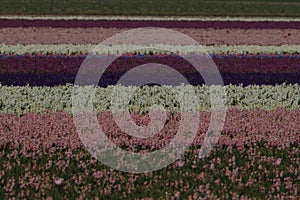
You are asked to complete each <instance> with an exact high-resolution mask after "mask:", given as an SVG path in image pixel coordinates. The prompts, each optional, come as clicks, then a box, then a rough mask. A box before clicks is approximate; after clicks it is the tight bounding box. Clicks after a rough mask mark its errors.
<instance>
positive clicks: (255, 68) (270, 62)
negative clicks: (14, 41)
mask: <svg viewBox="0 0 300 200" xmlns="http://www.w3.org/2000/svg"><path fill="white" fill-rule="evenodd" d="M85 59H86V55H81V56H70V55H68V56H67V55H24V56H23V55H22V56H7V55H2V56H0V73H24V72H28V73H29V72H35V73H37V72H39V73H77V72H78V70H79V68H80V66H81V64H82V63H83V61H84V60H85ZM212 59H213V61H214V62H215V63H216V65H217V67H218V69H219V70H220V71H221V72H227V73H254V72H255V73H299V72H300V55H220V54H217V55H212ZM147 63H161V64H164V65H167V66H172V67H174V68H175V69H176V70H178V71H182V72H184V73H192V72H195V69H193V68H192V66H191V64H190V63H188V62H187V61H186V60H184V59H183V58H181V57H180V56H176V55H171V56H160V55H154V56H123V57H119V58H118V59H117V60H115V61H114V62H113V63H112V65H111V70H113V71H114V72H124V71H127V70H128V68H130V67H132V66H139V65H142V64H147ZM147 72H151V69H149V71H147Z"/></svg>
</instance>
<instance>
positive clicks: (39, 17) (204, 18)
mask: <svg viewBox="0 0 300 200" xmlns="http://www.w3.org/2000/svg"><path fill="white" fill-rule="evenodd" d="M0 19H11V20H13V19H26V20H47V19H48V20H76V19H77V20H143V21H145V20H150V21H252V22H253V21H254V22H255V21H265V22H268V21H275V22H277V21H283V22H297V21H300V20H299V18H291V17H224V16H221V17H216V16H200V17H197V16H193V17H192V16H117V15H112V16H106V15H103V16H96V15H95V16H93V15H62V16H59V15H1V16H0Z"/></svg>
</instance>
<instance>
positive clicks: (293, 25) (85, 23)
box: [0, 19, 300, 29]
mask: <svg viewBox="0 0 300 200" xmlns="http://www.w3.org/2000/svg"><path fill="white" fill-rule="evenodd" d="M4 27H9V28H13V27H52V28H92V27H103V28H142V27H162V28H221V29H225V28H235V29H300V22H296V21H295V22H283V21H270V22H268V21H256V22H254V21H251V22H248V21H155V20H78V19H72V20H51V19H47V20H42V19H38V20H26V19H0V28H4Z"/></svg>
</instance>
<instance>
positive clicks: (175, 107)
mask: <svg viewBox="0 0 300 200" xmlns="http://www.w3.org/2000/svg"><path fill="white" fill-rule="evenodd" d="M295 6H296V5H295ZM145 27H160V28H167V29H172V30H175V31H178V32H180V33H183V34H186V35H188V36H189V37H191V38H193V39H194V40H195V41H197V42H198V43H199V44H200V45H202V47H203V48H204V49H205V50H206V51H207V52H208V53H209V55H210V56H211V58H212V60H213V61H214V63H215V64H216V66H217V67H218V69H219V71H220V74H221V76H222V79H223V81H224V86H219V87H222V88H225V90H226V95H227V100H226V102H225V104H226V111H225V112H226V120H225V124H224V128H223V131H222V133H221V136H220V138H219V141H218V143H217V145H216V146H215V148H214V149H213V150H212V152H211V154H210V155H209V156H207V157H204V158H201V159H200V158H198V153H199V149H200V148H201V145H202V144H203V140H204V135H205V133H206V131H207V130H208V126H209V122H210V117H211V111H210V107H211V105H210V99H209V91H208V86H207V85H206V83H205V81H204V79H203V78H202V77H201V76H199V74H197V72H196V71H195V69H194V68H193V67H192V66H191V64H190V63H188V62H187V61H186V60H184V59H183V58H182V57H180V56H178V55H176V54H172V53H170V52H164V51H161V50H157V49H164V47H165V46H167V45H169V46H172V44H159V45H158V46H156V47H159V48H156V50H149V51H135V52H130V53H128V54H123V55H120V57H119V58H118V59H117V60H115V61H114V62H113V63H112V64H111V65H110V67H109V68H108V70H107V71H106V72H105V73H104V74H103V77H102V79H100V80H99V84H98V85H97V91H96V100H95V102H94V104H93V105H94V109H95V111H96V113H97V120H98V121H99V123H100V124H101V125H102V127H103V130H104V132H105V133H106V135H107V137H108V138H109V139H111V140H112V141H113V142H114V143H115V144H116V145H117V146H119V147H120V148H123V149H126V150H128V151H133V152H151V151H154V150H155V149H158V148H163V147H164V146H166V144H167V143H168V142H170V141H171V139H172V138H174V137H175V136H174V135H175V134H176V132H177V130H178V129H179V126H180V119H181V115H182V113H180V105H179V103H178V102H176V100H174V96H172V93H168V90H167V89H166V88H164V86H153V87H150V86H149V87H147V86H146V87H142V88H140V89H139V90H138V93H135V95H134V96H133V97H132V100H131V103H130V106H129V111H130V114H131V119H132V120H133V121H134V122H135V123H136V124H138V125H147V124H148V123H149V122H150V121H151V120H150V117H149V115H148V114H147V113H148V112H149V110H150V107H151V105H152V104H155V102H162V104H163V105H164V106H165V108H166V111H167V121H166V123H165V126H164V128H163V129H162V130H160V132H159V133H157V134H156V135H155V136H153V138H151V139H141V138H137V137H133V136H128V135H127V133H126V132H125V131H123V130H122V129H121V128H120V127H118V124H116V123H115V122H114V116H113V115H112V111H111V100H112V99H113V98H114V96H112V94H111V91H112V89H116V88H117V89H118V88H120V87H122V86H117V85H115V84H116V83H117V81H118V79H120V78H121V76H122V75H124V74H125V73H126V72H128V71H129V70H130V69H132V68H133V67H135V66H139V65H142V64H146V63H149V62H155V63H160V64H164V65H167V66H171V67H173V68H174V69H176V70H177V71H178V72H180V73H181V74H182V75H184V76H185V77H186V78H187V79H188V80H190V84H191V85H192V87H193V88H195V91H196V94H197V97H198V98H199V100H200V104H199V107H198V108H197V110H194V111H195V112H199V113H200V117H201V121H200V124H199V128H198V129H197V135H196V137H195V139H194V141H193V143H192V145H191V147H190V148H188V149H187V150H186V153H185V154H184V155H183V156H182V157H180V158H179V159H178V160H176V162H174V163H172V164H171V165H169V166H167V167H166V168H164V169H161V170H158V171H154V172H147V173H146V172H145V173H141V174H135V173H124V172H120V171H117V170H113V169H110V168H109V167H108V166H106V165H104V164H102V163H101V162H100V161H97V160H96V159H95V158H93V157H92V156H91V155H90V154H89V152H88V151H87V150H86V149H85V147H84V145H83V143H82V141H81V140H80V138H79V136H78V134H77V131H76V127H75V125H74V122H73V116H72V90H73V88H74V87H75V86H74V81H75V78H76V75H77V73H78V71H79V69H80V66H81V64H82V63H83V62H84V60H85V59H86V58H87V56H88V54H89V53H90V52H91V51H92V50H93V49H94V48H95V47H96V45H98V44H99V43H101V42H102V41H103V40H105V39H107V38H109V37H111V36H113V35H115V34H117V33H121V32H123V31H126V30H130V29H133V28H145ZM145 37H146V36H145ZM125 39H126V38H125ZM130 45H132V47H136V49H138V45H137V46H136V44H130ZM130 45H129V46H130ZM122 48H125V47H124V46H122V45H115V46H110V47H106V48H102V50H103V51H102V52H98V53H100V54H103V55H110V54H111V53H112V52H115V51H117V50H121V49H122ZM172 49H174V51H176V49H180V50H182V52H184V53H185V54H186V55H190V54H193V53H199V49H198V48H197V47H195V46H176V45H173V46H172ZM94 72H95V71H93V70H92V69H91V71H90V73H91V74H87V77H88V75H91V76H92V75H93V73H94ZM144 73H147V74H148V75H149V76H151V74H156V72H155V71H154V70H153V69H151V68H149V69H147V70H145V71H144ZM135 75H136V76H137V77H138V76H141V74H135ZM211 75H213V74H211ZM299 85H300V18H286V17H273V18H271V17H176V16H174V17H170V16H169V17H158V16H141V17H137V16H79V15H78V16H63V15H61V16H51V15H47V16H46V15H45V16H34V15H32V16H31V15H19V16H18V15H7V16H5V15H2V16H0V97H1V98H0V199H13V198H15V199H202V198H203V199H239V198H244V199H252V198H257V199H261V198H271V199H273V198H275V199H298V198H299V196H300V191H299V190H300V184H299V182H300V165H299V163H300V156H299V155H300V150H299V143H300V135H299V134H300V86H299ZM179 87H183V88H184V87H185V86H178V88H179ZM129 89H130V87H129ZM176 89H177V86H176V87H175V86H174V91H176ZM118 112H122V109H121V110H119V111H118Z"/></svg>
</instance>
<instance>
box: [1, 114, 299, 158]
mask: <svg viewBox="0 0 300 200" xmlns="http://www.w3.org/2000/svg"><path fill="white" fill-rule="evenodd" d="M198 114H199V116H200V117H199V124H198V126H199V127H198V129H197V130H196V131H197V132H196V135H195V138H194V139H193V140H192V141H191V142H192V144H193V146H201V145H203V141H204V136H205V135H206V134H207V130H208V127H209V126H210V118H211V113H210V112H199V113H198ZM299 114H300V112H299V110H291V111H288V110H286V109H283V108H277V109H276V110H273V111H265V110H261V109H252V110H238V109H236V108H231V109H229V110H227V111H226V119H225V121H224V122H225V123H224V127H223V129H222V133H221V135H220V136H219V138H218V143H217V144H218V145H219V146H231V148H237V150H240V151H244V150H245V151H247V146H248V147H249V145H251V144H255V143H259V142H264V143H266V146H268V147H276V148H279V149H280V148H286V147H289V146H290V145H293V144H295V143H296V144H299V142H300V138H299V132H300V127H299V126H298V125H299V122H300V118H299ZM84 115H85V116H87V115H89V117H92V116H96V121H98V122H99V124H100V125H101V130H102V131H103V132H104V134H105V135H106V137H107V138H109V140H110V141H111V142H113V143H115V144H116V145H117V146H118V147H126V148H131V149H130V150H132V151H134V152H144V153H146V152H152V151H153V150H157V149H158V148H159V149H160V148H163V147H165V146H166V145H169V143H170V141H171V140H173V139H174V136H175V135H176V134H178V133H177V131H178V129H179V126H181V123H182V122H181V120H182V119H181V115H182V113H175V114H171V113H167V120H166V121H165V125H164V127H163V128H162V129H159V130H158V131H157V133H156V134H155V135H153V136H150V137H148V138H139V137H136V136H132V135H129V134H128V133H126V130H127V129H126V128H128V123H123V122H118V124H117V122H116V121H115V116H113V114H112V113H111V112H99V113H94V114H87V113H85V114H84ZM131 118H132V120H133V121H135V122H136V123H137V124H140V125H145V124H148V123H149V121H150V119H149V116H148V115H140V114H131ZM87 120H88V119H87ZM123 120H125V119H123ZM0 121H1V127H0V130H1V131H0V138H1V140H0V146H1V148H5V147H6V146H9V147H10V148H11V149H19V150H22V151H25V152H26V151H35V152H42V151H43V150H51V149H52V150H55V149H57V150H58V149H60V150H64V149H67V150H70V151H74V150H81V149H82V148H84V146H83V143H82V141H81V140H80V137H84V136H85V135H83V134H81V135H78V133H77V128H79V127H77V128H76V127H75V125H74V118H73V115H72V114H70V113H66V112H47V113H45V114H35V113H33V114H29V113H28V114H26V115H24V116H21V117H18V116H16V115H3V114H1V115H0ZM29 122H30V123H29ZM120 123H121V124H123V127H122V128H120V126H119V124H120ZM150 123H152V122H150ZM91 127H92V126H90V127H89V129H87V128H86V133H87V135H88V134H91V133H93V134H94V135H95V137H93V135H89V136H87V135H86V136H87V137H86V138H85V139H84V142H85V144H89V145H90V146H92V145H94V144H96V145H98V146H95V150H96V149H97V148H99V147H102V146H101V145H103V144H101V143H100V142H101V141H97V140H95V138H97V137H96V135H98V134H99V132H98V129H95V130H94V131H93V132H92V130H91ZM181 130H182V129H181ZM98 138H99V137H98ZM176 138H177V139H179V140H178V141H177V140H176V141H173V143H172V145H184V144H185V142H187V141H186V140H185V138H184V136H183V135H181V136H177V135H176ZM95 142H96V143H95ZM97 142H98V143H99V144H97ZM99 145H100V146H99ZM112 148H114V147H112ZM174 148H175V146H174ZM298 159H300V158H299V157H298Z"/></svg>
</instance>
